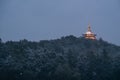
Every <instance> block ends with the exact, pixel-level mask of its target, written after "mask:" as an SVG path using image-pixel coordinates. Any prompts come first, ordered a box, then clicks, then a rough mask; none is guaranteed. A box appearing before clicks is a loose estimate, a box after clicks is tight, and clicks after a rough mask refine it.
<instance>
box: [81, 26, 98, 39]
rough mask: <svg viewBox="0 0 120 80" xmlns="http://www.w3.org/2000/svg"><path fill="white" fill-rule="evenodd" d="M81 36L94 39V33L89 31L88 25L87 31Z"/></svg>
mask: <svg viewBox="0 0 120 80" xmlns="http://www.w3.org/2000/svg"><path fill="white" fill-rule="evenodd" d="M83 37H84V38H86V39H92V40H96V34H94V33H93V32H92V31H91V27H90V25H88V30H87V32H86V33H85V34H83Z"/></svg>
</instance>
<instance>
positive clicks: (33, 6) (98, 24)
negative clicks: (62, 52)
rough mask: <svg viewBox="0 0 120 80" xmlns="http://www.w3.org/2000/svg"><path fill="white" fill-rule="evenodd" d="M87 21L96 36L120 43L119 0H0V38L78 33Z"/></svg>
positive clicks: (32, 39)
mask: <svg viewBox="0 0 120 80" xmlns="http://www.w3.org/2000/svg"><path fill="white" fill-rule="evenodd" d="M89 23H90V24H91V27H92V31H93V32H94V33H96V34H97V38H98V39H99V38H100V37H102V38H103V40H105V41H108V42H110V43H113V44H117V45H120V0H0V38H1V39H2V40H3V41H8V40H13V41H18V40H22V39H28V40H31V41H39V40H50V39H57V38H60V37H62V36H67V35H74V36H76V37H80V36H82V34H83V33H85V32H86V30H87V26H88V24H89Z"/></svg>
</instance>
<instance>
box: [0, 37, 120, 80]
mask: <svg viewBox="0 0 120 80" xmlns="http://www.w3.org/2000/svg"><path fill="white" fill-rule="evenodd" d="M119 73H120V47H119V46H116V45H113V44H110V43H108V42H106V41H103V40H102V39H100V40H87V39H84V38H82V37H81V38H76V37H75V36H72V35H71V36H66V37H62V38H61V39H56V40H43V41H40V42H31V41H27V40H21V41H8V42H5V43H3V42H2V41H0V80H101V79H102V80H119V79H120V77H119Z"/></svg>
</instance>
